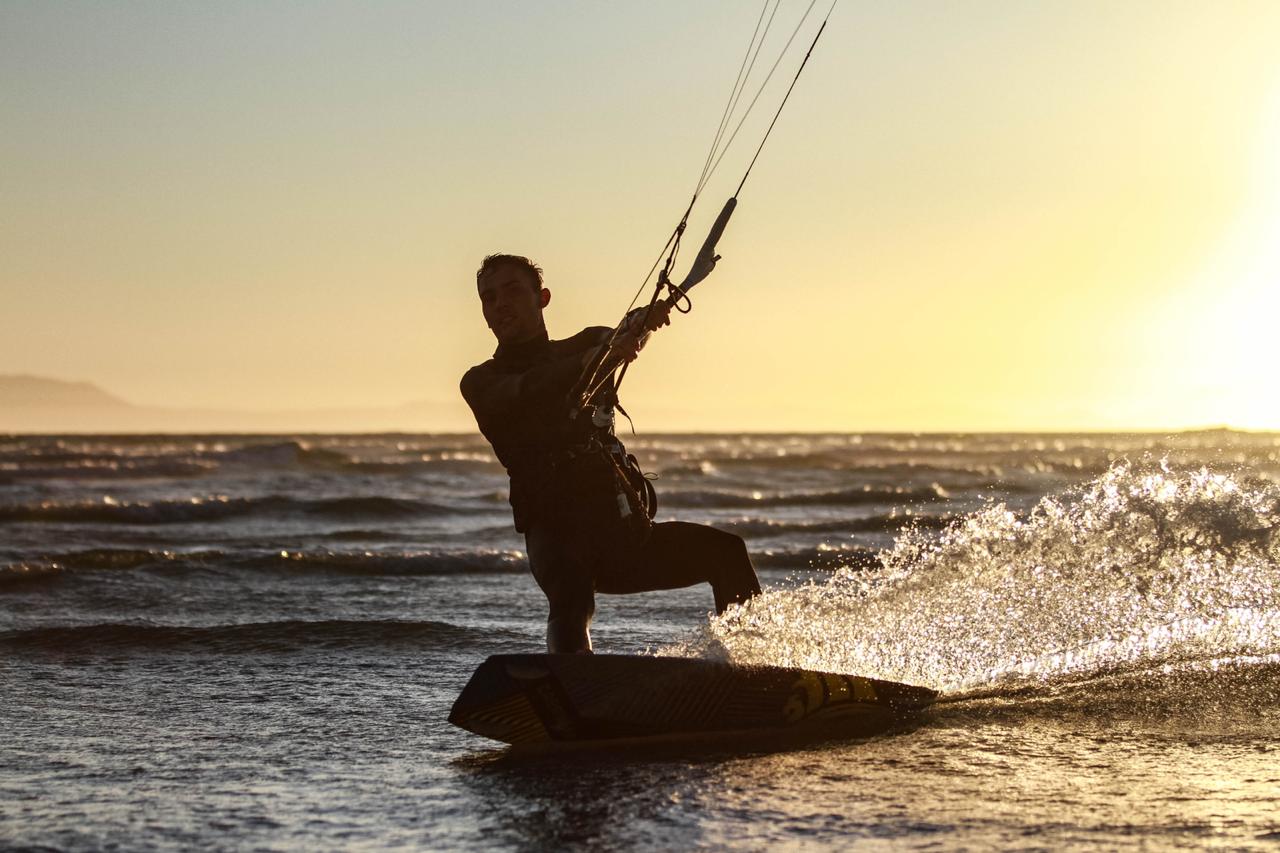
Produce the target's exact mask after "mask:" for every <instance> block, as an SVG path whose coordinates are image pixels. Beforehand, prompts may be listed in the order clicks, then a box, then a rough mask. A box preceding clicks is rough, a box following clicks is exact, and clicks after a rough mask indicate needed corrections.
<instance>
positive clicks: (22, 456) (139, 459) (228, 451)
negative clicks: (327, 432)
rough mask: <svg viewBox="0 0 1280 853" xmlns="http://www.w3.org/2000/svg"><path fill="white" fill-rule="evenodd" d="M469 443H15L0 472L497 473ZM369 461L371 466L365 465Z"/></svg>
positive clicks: (24, 475)
mask: <svg viewBox="0 0 1280 853" xmlns="http://www.w3.org/2000/svg"><path fill="white" fill-rule="evenodd" d="M477 441H478V439H477V440H475V441H465V440H464V441H451V442H444V443H441V442H427V443H407V442H403V441H401V442H397V443H395V444H393V445H392V444H388V443H387V440H386V438H385V437H382V440H377V439H370V440H365V441H352V440H345V441H342V442H339V443H338V446H336V447H335V446H333V444H334V443H335V442H334V441H333V439H328V440H326V441H325V442H324V443H317V442H312V441H305V440H300V439H289V440H284V441H270V442H259V443H248V444H245V445H243V446H239V447H236V446H230V445H234V443H235V438H234V437H230V436H228V437H220V438H212V437H211V438H210V439H209V440H208V441H203V440H193V439H177V438H174V439H169V438H166V439H163V440H159V439H156V438H151V439H147V440H138V439H137V438H136V437H134V438H133V439H130V438H126V437H120V436H116V437H105V436H103V437H90V438H86V439H85V440H84V441H82V442H68V441H65V440H61V439H59V440H56V441H50V440H48V439H45V440H43V441H40V440H36V441H22V442H18V443H17V444H15V445H13V446H11V447H9V448H7V449H4V450H0V469H3V471H4V474H5V476H6V478H10V479H26V480H29V479H51V478H57V479H140V478H152V477H156V478H166V477H167V478H189V477H199V476H206V475H210V474H215V473H219V472H229V473H240V472H243V471H245V470H249V471H263V470H266V471H287V470H298V471H304V472H307V471H311V472H337V473H351V474H387V475H406V474H412V473H415V472H419V471H445V472H454V473H462V474H466V473H471V472H474V471H487V470H497V471H500V470H501V466H500V465H499V464H498V461H497V459H496V458H495V457H494V456H493V454H492V453H491V452H489V451H488V449H487V448H482V447H479V446H478V445H477ZM370 457H371V458H370Z"/></svg>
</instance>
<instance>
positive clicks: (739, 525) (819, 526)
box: [715, 512, 956, 537]
mask: <svg viewBox="0 0 1280 853" xmlns="http://www.w3.org/2000/svg"><path fill="white" fill-rule="evenodd" d="M955 519H956V516H955V515H953V514H952V513H947V512H944V513H937V514H932V513H911V514H908V513H894V512H889V513H881V514H877V515H873V516H870V517H868V518H838V519H830V520H823V521H792V520H788V519H778V518H763V517H747V518H730V519H716V521H715V526H716V527H719V528H722V529H724V530H729V531H732V532H734V533H737V534H738V535H739V536H744V537H767V536H781V535H784V534H789V533H804V534H813V533H848V534H853V533H897V532H899V531H902V530H908V529H921V530H941V529H942V528H944V527H946V526H947V525H948V524H950V523H952V522H953V521H955Z"/></svg>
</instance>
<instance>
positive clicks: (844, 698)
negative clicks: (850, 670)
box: [823, 675, 850, 702]
mask: <svg viewBox="0 0 1280 853" xmlns="http://www.w3.org/2000/svg"><path fill="white" fill-rule="evenodd" d="M823 678H824V680H825V681H826V682H827V701H828V702H848V701H849V698H850V692H849V680H848V679H846V678H844V677H843V676H840V675H827V676H823Z"/></svg>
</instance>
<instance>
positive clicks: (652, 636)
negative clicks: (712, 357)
mask: <svg viewBox="0 0 1280 853" xmlns="http://www.w3.org/2000/svg"><path fill="white" fill-rule="evenodd" d="M628 444H629V446H630V448H631V449H632V450H634V451H635V452H636V453H637V455H638V456H639V457H640V459H641V461H642V464H643V465H644V467H646V469H647V470H651V471H654V472H656V473H657V474H658V475H659V479H658V481H657V486H658V491H659V496H660V499H661V504H662V505H661V508H660V511H659V516H660V518H681V519H685V520H691V521H703V522H709V523H713V524H717V525H719V526H721V527H724V528H726V529H729V530H733V531H735V532H737V533H739V534H740V535H742V536H743V537H744V538H745V539H746V540H747V543H748V546H749V548H750V550H751V553H752V555H753V557H754V559H755V561H756V564H757V567H758V568H759V571H760V575H761V580H762V582H763V584H764V586H765V588H766V590H765V594H764V595H762V596H761V597H760V598H758V599H756V600H755V601H753V602H752V603H750V604H749V605H748V606H747V607H745V608H742V609H739V610H736V611H731V612H730V613H728V614H726V616H725V617H723V618H712V617H710V616H709V614H708V611H709V610H710V608H711V595H710V591H709V589H706V588H705V587H704V588H701V589H699V588H695V589H689V590H680V591H674V592H661V593H650V594H644V595H637V596H622V597H609V596H601V597H600V599H599V606H598V612H597V617H596V623H595V626H594V628H593V635H594V639H595V642H596V646H597V649H598V650H601V651H608V652H625V653H645V654H660V655H705V656H714V657H719V658H729V659H732V660H736V661H740V662H743V663H774V664H783V665H797V666H805V667H810V668H819V669H831V670H837V671H844V672H853V673H859V674H863V675H868V676H873V677H879V678H890V679H894V680H900V681H908V682H911V683H916V684H925V685H928V686H931V687H934V688H936V689H939V690H941V691H943V695H942V699H941V701H940V702H939V703H938V705H936V706H935V707H934V708H932V709H930V710H929V711H927V712H926V713H924V714H923V715H921V716H920V717H919V718H918V719H916V720H914V721H913V722H911V723H910V724H908V725H906V726H904V727H902V728H901V729H900V730H897V731H894V732H891V733H887V734H884V735H880V736H877V737H874V738H869V739H862V740H856V741H839V742H829V743H821V744H812V745H809V746H806V747H804V748H800V749H793V750H789V751H765V750H760V751H756V752H750V751H743V750H738V751H728V750H725V751H721V752H714V751H713V752H704V753H699V754H688V755H682V754H658V755H651V756H637V755H635V754H629V755H611V754H585V755H581V754H580V755H571V756H558V757H543V758H539V759H521V758H518V757H512V756H511V755H508V754H507V753H506V752H504V751H503V750H502V749H500V748H497V747H498V745H496V744H493V743H490V742H488V741H485V740H483V739H481V738H478V737H476V736H474V735H470V734H468V733H466V732H463V731H461V730H459V729H455V728H453V727H452V726H450V725H449V724H448V723H447V722H446V720H445V717H446V715H447V713H448V709H449V707H450V705H451V704H452V701H453V699H454V697H455V696H456V695H457V693H458V691H459V690H460V689H461V687H462V685H463V684H464V683H465V681H466V679H467V677H468V676H469V675H470V673H471V671H472V670H473V669H474V668H475V666H476V665H477V664H478V663H479V662H480V661H481V660H482V659H483V658H484V657H485V656H487V655H490V654H495V653H500V652H518V651H539V650H541V649H542V645H543V628H544V626H543V621H544V618H545V604H544V601H543V599H542V597H541V594H540V593H539V592H538V590H537V588H536V586H535V585H534V583H533V581H532V579H531V578H530V577H529V575H528V573H527V570H526V568H525V565H524V560H523V554H522V552H521V548H522V542H521V540H520V539H519V537H518V536H517V535H516V534H515V532H514V531H513V530H512V529H511V526H510V514H509V510H508V508H507V505H506V502H505V489H506V481H505V476H504V474H503V471H502V469H501V468H500V467H499V466H498V465H497V464H496V462H495V461H494V459H493V457H492V455H491V454H490V453H489V450H488V448H487V446H486V445H485V444H484V442H483V440H482V439H480V438H479V437H478V436H465V435H464V436H457V435H454V436H424V435H377V436H296V437H280V436H229V435H228V436H189V437H179V436H140V437H119V436H114V437H113V436H63V437H23V436H17V437H13V436H11V437H2V436H0V690H2V694H3V701H2V702H0V847H16V848H22V847H34V848H47V849H61V850H102V849H123V850H150V849H161V850H171V849H188V848H193V847H201V848H222V849H246V850H247V849H254V850H257V849H262V850H290V849H293V850H296V849H334V848H350V849H380V850H381V849H410V850H415V849H430V850H436V849H459V850H469V849H485V850H490V849H518V850H523V849H579V848H590V849H624V848H625V849H632V848H635V849H690V848H712V849H724V848H735V847H741V848H744V849H761V848H765V847H775V846H784V845H785V846H789V847H796V848H800V849H835V848H840V849H843V848H845V847H848V846H850V845H851V844H855V843H856V844H859V845H861V846H862V847H865V848H867V849H880V848H884V849H900V848H907V849H957V848H976V849H981V848H992V847H999V848H1014V849H1070V848H1090V849H1097V848H1103V849H1119V848H1143V849H1165V848H1177V847H1187V848H1196V849H1201V848H1225V849H1233V850H1240V849H1256V850H1272V851H1273V850H1280V436H1277V435H1271V434H1242V433H1232V432H1225V431H1210V432H1199V433H1184V434H1177V435H1170V436H1163V435H923V436H914V435H725V436H675V435H670V436H668V435H664V436H641V437H633V438H631V439H630V440H629V441H628Z"/></svg>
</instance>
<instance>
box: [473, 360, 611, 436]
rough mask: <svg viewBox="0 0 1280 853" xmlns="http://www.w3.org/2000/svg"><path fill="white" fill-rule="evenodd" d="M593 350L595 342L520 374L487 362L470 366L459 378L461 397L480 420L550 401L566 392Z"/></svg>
mask: <svg viewBox="0 0 1280 853" xmlns="http://www.w3.org/2000/svg"><path fill="white" fill-rule="evenodd" d="M594 349H595V344H588V345H587V346H584V347H583V348H582V349H580V350H576V351H574V352H572V353H569V354H568V355H565V356H563V357H561V358H556V359H553V360H551V361H548V362H545V363H543V364H538V365H535V366H533V367H531V368H529V369H528V370H526V371H524V372H522V373H501V372H499V371H497V370H494V369H492V368H489V367H488V366H487V365H480V366H478V367H473V368H471V369H470V370H468V371H467V372H466V374H465V375H464V376H463V377H462V383H461V386H460V388H461V391H462V397H463V399H465V400H466V401H467V405H468V406H470V407H471V411H472V412H474V413H475V415H476V418H477V419H478V420H481V421H485V420H489V419H492V418H495V417H505V416H509V415H512V414H515V413H517V412H520V411H523V410H525V409H528V408H530V407H532V406H537V405H539V404H545V403H548V402H553V401H554V400H555V398H556V397H557V396H558V397H564V396H565V395H567V394H568V393H569V389H570V388H572V387H573V384H574V383H575V382H577V381H578V377H579V376H581V375H582V370H583V368H584V367H586V365H587V362H588V361H590V359H591V356H592V355H593V354H594Z"/></svg>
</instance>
